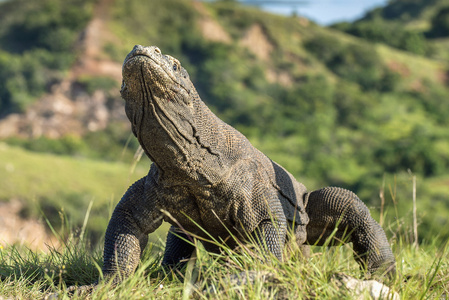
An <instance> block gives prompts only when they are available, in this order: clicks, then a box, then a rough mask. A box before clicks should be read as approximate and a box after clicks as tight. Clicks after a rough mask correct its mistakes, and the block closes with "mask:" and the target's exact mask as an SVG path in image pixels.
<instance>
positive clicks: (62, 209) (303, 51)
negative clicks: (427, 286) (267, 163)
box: [0, 0, 449, 250]
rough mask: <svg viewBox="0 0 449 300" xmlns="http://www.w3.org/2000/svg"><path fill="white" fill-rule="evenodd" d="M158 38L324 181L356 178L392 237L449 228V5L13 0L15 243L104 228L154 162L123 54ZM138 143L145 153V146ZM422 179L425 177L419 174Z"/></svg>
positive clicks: (9, 231) (8, 125)
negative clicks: (125, 76) (128, 107)
mask: <svg viewBox="0 0 449 300" xmlns="http://www.w3.org/2000/svg"><path fill="white" fill-rule="evenodd" d="M135 44H142V45H157V46H159V48H161V50H162V52H163V53H166V54H170V55H173V56H175V57H177V58H179V60H180V61H181V63H182V65H183V66H184V67H185V68H186V69H187V70H188V71H189V73H190V76H191V79H192V81H193V82H194V84H195V85H196V87H197V89H198V91H199V93H200V95H201V97H202V99H203V100H204V101H205V102H206V103H207V105H208V106H209V107H210V108H211V109H212V110H213V111H214V112H215V113H216V114H217V115H218V116H219V117H220V118H222V119H223V120H224V121H226V122H228V123H229V124H231V125H232V126H234V127H235V128H237V129H238V130H240V131H241V132H242V133H244V134H245V135H246V136H247V137H248V138H249V139H250V140H251V142H252V143H253V144H254V146H256V147H257V148H259V149H260V150H262V151H263V152H264V153H265V154H267V155H268V156H269V157H270V158H272V159H273V160H275V161H277V162H279V163H280V164H281V165H283V166H284V167H286V168H287V169H288V170H289V171H290V172H291V173H292V174H293V175H294V176H295V177H296V178H297V179H298V180H299V181H301V182H303V183H304V184H306V186H307V187H308V189H309V190H313V189H317V188H320V187H323V186H329V185H332V186H341V187H344V188H347V189H350V190H352V191H354V192H356V193H357V194H358V195H359V197H360V198H361V199H362V200H363V201H364V202H365V203H367V205H368V206H369V207H370V209H371V212H372V214H373V215H374V216H375V218H376V220H378V221H379V222H380V223H381V224H382V226H383V227H384V228H385V230H386V232H387V235H388V236H389V238H392V239H393V241H394V239H395V238H396V237H398V236H401V237H404V239H405V240H409V241H413V239H414V237H413V233H412V226H411V224H412V222H413V214H412V211H413V210H412V207H413V190H414V188H415V189H416V203H417V222H418V233H419V242H421V243H443V242H445V241H446V240H447V239H448V238H449V226H448V225H449V224H448V223H449V222H448V215H449V130H448V125H449V119H448V117H447V115H448V112H449V86H448V83H449V73H448V70H449V51H448V50H449V3H448V2H447V0H391V1H384V0H383V1H381V0H379V1H350V0H340V1H337V0H335V1H331V0H327V1H326V0H322V1H312V0H311V1H278V2H276V1H259V2H258V1H242V3H240V2H238V1H190V0H151V1H137V0H97V1H95V0H38V1H36V0H3V1H0V246H1V245H6V244H25V245H28V246H30V247H32V248H33V249H44V250H45V248H46V246H45V243H52V242H54V237H53V238H52V236H53V234H52V233H51V232H50V230H49V228H50V227H49V225H48V224H50V225H51V227H53V229H54V230H55V231H56V232H59V233H60V234H61V235H66V234H67V232H71V233H73V234H75V235H83V234H84V233H85V232H86V234H87V236H88V237H89V238H90V239H91V241H92V242H93V243H94V244H95V243H97V242H101V240H102V237H103V235H104V232H105V228H106V225H107V222H108V220H109V217H110V215H111V213H112V210H113V208H114V207H115V205H116V203H117V202H118V201H119V200H120V198H121V196H122V194H123V193H124V192H125V190H126V189H127V187H128V186H129V185H130V184H132V182H134V181H135V180H137V179H138V178H140V177H142V176H144V175H145V174H146V172H148V169H149V166H150V164H151V162H150V161H149V160H148V158H146V157H142V158H141V159H139V157H140V155H139V152H138V151H137V150H138V143H137V141H136V139H135V138H134V137H133V136H132V134H131V131H130V125H129V122H128V120H127V119H126V116H125V114H124V103H123V100H121V98H120V94H119V90H120V82H121V64H122V62H123V59H124V57H125V56H126V54H127V53H128V52H129V51H130V50H131V49H132V47H133V46H134V45H135ZM136 153H137V154H136ZM414 180H415V182H416V184H413V182H414Z"/></svg>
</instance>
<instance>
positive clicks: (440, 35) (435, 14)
mask: <svg viewBox="0 0 449 300" xmlns="http://www.w3.org/2000/svg"><path fill="white" fill-rule="evenodd" d="M332 27H333V28H336V29H339V30H342V31H344V32H347V33H349V34H352V35H355V36H357V37H361V38H363V39H366V40H369V41H371V42H376V43H385V44H387V45H390V46H392V47H395V48H399V49H403V50H406V51H410V52H413V53H415V54H419V55H425V56H428V57H432V58H436V59H440V60H445V61H447V60H448V56H447V51H446V49H447V47H446V46H447V40H448V39H449V3H447V1H445V0H431V1H428V0H394V1H390V2H389V3H388V4H387V5H386V6H384V7H379V8H377V9H373V10H372V11H369V12H368V13H366V15H365V16H364V17H363V18H361V19H360V20H357V21H355V22H354V23H352V24H351V23H339V24H335V25H334V26H332Z"/></svg>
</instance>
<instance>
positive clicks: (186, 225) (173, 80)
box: [103, 46, 395, 282]
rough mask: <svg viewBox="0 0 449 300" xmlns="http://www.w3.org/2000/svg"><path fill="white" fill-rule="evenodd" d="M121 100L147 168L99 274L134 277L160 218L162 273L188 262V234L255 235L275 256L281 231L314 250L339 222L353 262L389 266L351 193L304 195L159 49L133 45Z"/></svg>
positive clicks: (117, 223) (113, 225) (112, 233)
mask: <svg viewBox="0 0 449 300" xmlns="http://www.w3.org/2000/svg"><path fill="white" fill-rule="evenodd" d="M121 95H122V97H123V99H124V100H125V101H126V107H125V109H126V114H127V116H128V118H129V120H130V122H131V125H132V131H133V133H134V135H135V136H136V137H137V139H138V140H139V143H140V145H141V146H142V148H143V149H144V151H145V153H146V155H147V156H148V157H149V158H150V159H151V160H152V161H153V164H152V166H151V168H150V171H149V173H148V175H147V176H145V177H144V178H142V179H140V180H139V181H137V182H136V183H135V184H134V185H132V186H131V187H130V188H129V190H128V191H127V192H126V194H125V195H124V196H123V198H122V200H121V201H120V203H119V204H118V205H117V207H116V209H115V211H114V214H113V216H112V218H111V220H110V222H109V225H108V228H107V232H106V241H105V249H104V266H103V273H104V275H105V277H106V278H110V277H113V276H114V275H115V274H117V273H119V274H120V275H121V276H119V278H123V277H126V276H130V275H131V274H132V273H133V272H134V270H135V269H136V267H137V264H138V263H139V260H140V256H141V253H142V250H143V249H144V247H145V245H146V243H147V236H148V234H149V233H151V232H153V231H154V230H156V229H157V228H158V227H159V226H160V224H161V222H162V220H165V221H167V222H169V223H171V224H172V228H171V229H170V232H169V233H168V236H167V244H166V250H165V255H164V259H163V262H162V264H163V265H164V266H166V267H175V266H179V263H180V262H182V260H183V259H186V258H188V257H190V254H191V253H192V251H193V250H194V247H193V245H192V244H191V243H190V242H189V240H190V239H191V237H190V236H189V235H188V234H187V232H189V233H191V234H193V235H197V236H199V237H203V238H209V237H208V235H207V234H206V233H205V232H204V230H205V231H207V232H208V233H209V234H210V235H211V236H212V237H213V238H215V239H216V240H224V241H226V243H227V244H228V246H230V247H235V246H237V245H238V243H240V242H242V243H245V242H248V241H249V240H250V238H249V237H251V236H252V237H254V240H255V241H256V243H257V244H258V245H259V247H260V248H261V249H262V251H270V252H271V253H273V254H274V255H275V256H276V257H278V258H279V259H280V260H281V259H282V247H283V246H284V244H285V243H286V242H287V236H288V234H287V233H288V231H293V232H292V233H293V234H294V235H295V240H296V242H297V243H299V244H300V245H302V244H306V243H310V244H318V245H320V244H322V243H323V241H324V240H325V239H326V238H328V237H329V234H330V233H331V232H332V230H333V228H334V227H335V225H337V224H339V229H338V231H337V236H336V237H335V238H341V237H342V235H343V233H344V232H346V233H348V237H347V240H346V242H353V244H354V251H355V256H356V258H357V260H358V261H359V262H360V263H361V264H363V265H366V266H367V267H368V270H369V271H371V272H374V271H376V270H378V269H379V268H381V267H382V268H385V266H386V268H388V269H389V271H393V270H394V264H395V262H394V257H393V254H392V252H391V249H390V247H389V245H388V242H387V239H386V237H385V233H384V232H383V230H382V229H381V228H380V226H379V225H378V224H377V223H376V222H375V221H374V220H373V219H372V218H371V216H370V215H369V212H368V210H367V208H366V206H364V204H363V203H362V202H361V201H360V200H359V199H358V198H357V197H356V196H355V195H354V194H352V193H351V192H349V191H345V190H343V189H338V188H325V189H322V190H319V191H315V192H311V193H308V192H307V190H306V188H305V187H304V185H302V184H301V183H299V182H298V181H296V180H295V179H294V177H293V176H292V175H291V174H290V173H288V172H287V171H286V170H285V169H284V168H282V167H281V166H279V165H278V164H276V163H275V162H273V161H271V160H270V159H269V158H268V157H266V156H265V155H264V154H263V153H261V152H260V151H259V150H257V149H256V148H254V147H253V146H252V145H251V143H250V142H249V141H248V140H247V139H246V138H245V137H244V136H243V135H242V134H241V133H240V132H238V131H237V130H235V129H234V128H232V127H231V126H229V125H228V124H226V123H224V122H223V121H221V120H220V119H219V118H218V117H216V116H215V115H214V114H213V113H212V112H211V111H210V110H209V109H208V108H207V106H206V105H205V104H204V103H203V102H202V101H201V99H200V97H199V96H198V93H197V92H196V90H195V87H194V86H193V84H192V83H191V81H190V79H189V77H188V74H187V72H186V71H185V69H183V68H182V67H181V65H180V63H179V61H177V60H176V59H175V58H173V57H170V56H167V55H163V54H162V53H161V51H160V50H159V49H158V48H157V47H142V46H135V47H134V49H133V50H132V51H131V52H130V53H129V54H128V56H127V57H126V59H125V62H124V64H123V84H122V90H121ZM199 226H200V227H201V228H202V229H201V228H199ZM229 233H232V234H233V235H234V236H235V237H236V238H237V240H238V242H237V241H236V240H235V239H232V238H231V239H228V237H229ZM204 246H205V248H206V249H207V250H209V251H219V250H218V249H217V247H216V246H215V245H212V244H209V243H204ZM116 281H117V282H118V281H120V279H116Z"/></svg>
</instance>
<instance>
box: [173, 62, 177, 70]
mask: <svg viewBox="0 0 449 300" xmlns="http://www.w3.org/2000/svg"><path fill="white" fill-rule="evenodd" d="M173 71H178V64H176V63H175V64H173Z"/></svg>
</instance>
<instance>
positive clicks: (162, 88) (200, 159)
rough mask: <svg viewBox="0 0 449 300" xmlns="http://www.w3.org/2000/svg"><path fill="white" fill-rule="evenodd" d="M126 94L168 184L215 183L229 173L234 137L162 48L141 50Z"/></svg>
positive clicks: (134, 55) (133, 57) (136, 126)
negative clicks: (229, 154) (230, 148)
mask: <svg viewBox="0 0 449 300" xmlns="http://www.w3.org/2000/svg"><path fill="white" fill-rule="evenodd" d="M121 95H122V97H123V98H124V99H125V101H126V106H125V110H126V114H127V116H128V118H129V120H130V121H131V124H132V130H133V133H134V135H135V136H136V137H137V138H138V140H139V143H140V145H141V146H142V147H143V149H144V151H145V153H146V154H147V155H148V157H149V158H150V159H151V160H152V161H153V162H154V164H155V165H156V166H157V168H158V170H159V174H160V178H161V177H162V178H163V179H164V183H165V184H168V185H176V184H214V183H215V182H216V181H217V180H219V179H222V178H223V177H224V173H226V172H229V169H230V161H229V160H227V159H226V158H227V155H226V151H228V148H229V146H228V147H226V142H227V140H229V138H232V137H230V135H235V134H239V133H234V132H232V131H230V130H227V129H228V127H229V126H228V125H227V124H225V123H224V122H222V121H221V120H220V119H218V118H217V117H216V116H215V115H214V114H213V113H212V112H211V111H210V110H209V109H208V108H207V106H206V105H205V104H204V103H203V102H202V101H201V99H200V97H199V96H198V93H197V91H196V89H195V87H194V86H193V84H192V82H191V81H190V79H189V76H188V73H187V71H186V70H185V69H184V68H182V67H181V65H180V63H179V61H178V60H176V59H175V58H173V57H171V56H168V55H162V54H161V51H160V50H159V49H158V48H157V47H142V46H135V47H134V49H133V51H132V52H131V53H130V54H129V55H128V56H127V58H126V59H125V62H124V63H123V84H122V89H121Z"/></svg>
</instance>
